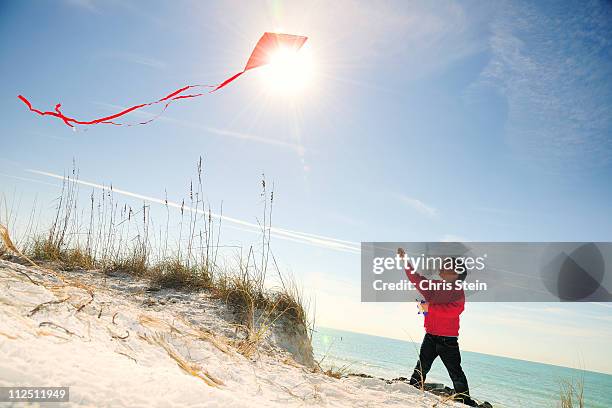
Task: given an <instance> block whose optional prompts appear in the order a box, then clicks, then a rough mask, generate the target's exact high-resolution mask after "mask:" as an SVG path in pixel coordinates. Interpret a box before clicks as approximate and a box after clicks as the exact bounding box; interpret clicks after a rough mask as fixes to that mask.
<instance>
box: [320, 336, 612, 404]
mask: <svg viewBox="0 0 612 408" xmlns="http://www.w3.org/2000/svg"><path fill="white" fill-rule="evenodd" d="M313 347H314V352H315V356H316V359H317V360H320V359H321V358H323V356H326V357H325V359H324V360H323V363H322V366H323V367H324V368H329V367H330V366H334V367H336V368H338V367H343V366H347V365H348V371H349V372H353V373H365V374H370V375H373V376H375V377H383V378H396V377H400V376H402V377H410V375H411V374H412V370H413V368H414V365H415V363H416V360H417V357H418V349H419V347H420V343H412V342H408V341H403V340H396V339H390V338H386V337H377V336H370V335H367V334H361V333H353V332H347V331H342V330H336V329H330V328H325V327H318V328H317V330H316V332H315V333H314V335H313ZM461 355H462V366H463V369H464V371H465V373H466V375H467V377H468V381H469V384H470V391H471V394H472V395H473V396H474V397H476V398H478V399H480V400H487V401H489V402H491V403H492V404H493V405H494V406H495V407H512V408H520V407H525V408H540V407H541V408H551V407H557V406H558V400H559V398H558V395H559V383H560V381H561V380H562V379H580V378H582V379H584V393H585V406H586V407H587V408H610V407H612V375H607V374H600V373H595V372H591V371H583V370H576V369H572V368H566V367H559V366H553V365H549V364H541V363H534V362H531V361H524V360H516V359H512V358H506V357H498V356H491V355H488V354H481V353H473V352H469V351H462V352H461ZM427 382H439V383H444V384H445V385H448V386H450V387H452V384H451V382H450V379H449V378H448V374H447V373H446V369H445V368H444V365H443V364H442V362H441V361H440V359H439V358H438V359H436V361H435V362H434V365H433V367H432V369H431V372H430V373H429V375H428V376H427Z"/></svg>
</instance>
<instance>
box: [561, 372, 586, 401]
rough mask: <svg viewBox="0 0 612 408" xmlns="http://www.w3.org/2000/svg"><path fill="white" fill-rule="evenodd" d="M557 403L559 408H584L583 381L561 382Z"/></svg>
mask: <svg viewBox="0 0 612 408" xmlns="http://www.w3.org/2000/svg"><path fill="white" fill-rule="evenodd" d="M559 402H560V404H561V408H584V406H585V405H584V379H583V378H581V379H578V380H576V381H574V380H563V381H561V384H560V391H559Z"/></svg>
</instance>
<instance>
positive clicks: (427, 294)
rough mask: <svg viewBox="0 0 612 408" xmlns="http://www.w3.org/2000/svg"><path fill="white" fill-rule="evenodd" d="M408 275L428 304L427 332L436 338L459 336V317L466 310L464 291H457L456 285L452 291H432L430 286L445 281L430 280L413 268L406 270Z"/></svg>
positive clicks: (426, 315) (425, 324)
mask: <svg viewBox="0 0 612 408" xmlns="http://www.w3.org/2000/svg"><path fill="white" fill-rule="evenodd" d="M406 275H407V276H408V279H409V280H410V282H412V283H413V284H414V285H415V286H416V288H417V290H418V291H419V292H420V293H421V295H423V297H424V298H425V301H426V302H427V303H428V311H427V314H425V323H424V326H425V331H426V332H427V333H429V334H433V335H436V336H452V337H456V336H459V315H460V314H461V312H463V310H464V308H465V294H464V293H463V289H457V288H455V287H454V285H453V287H452V289H450V290H435V289H431V288H429V286H434V287H435V286H436V285H442V284H444V281H442V280H436V279H432V280H429V279H427V278H425V277H424V276H422V275H419V274H418V273H416V272H415V271H414V269H413V268H412V267H409V268H406ZM422 282H424V283H422Z"/></svg>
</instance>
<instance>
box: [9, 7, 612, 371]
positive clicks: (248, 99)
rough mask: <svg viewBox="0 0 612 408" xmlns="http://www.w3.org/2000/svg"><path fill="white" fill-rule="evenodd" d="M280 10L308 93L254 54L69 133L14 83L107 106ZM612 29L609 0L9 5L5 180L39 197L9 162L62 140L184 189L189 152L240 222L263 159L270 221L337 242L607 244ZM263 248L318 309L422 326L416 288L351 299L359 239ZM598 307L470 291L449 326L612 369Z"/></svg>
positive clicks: (90, 164) (200, 67) (352, 321)
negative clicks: (305, 65) (176, 97)
mask: <svg viewBox="0 0 612 408" xmlns="http://www.w3.org/2000/svg"><path fill="white" fill-rule="evenodd" d="M278 28H282V29H283V30H284V31H286V32H290V33H295V34H303V35H307V36H308V37H309V40H308V42H307V44H306V46H307V47H308V48H309V49H308V51H309V52H311V53H312V55H313V59H314V62H315V66H316V75H315V77H314V78H313V80H312V82H311V84H310V86H309V88H308V89H307V90H306V91H305V92H301V93H299V94H295V95H278V94H273V93H269V92H268V91H267V90H266V88H265V86H264V82H262V81H261V78H260V76H261V75H260V74H259V73H257V72H255V71H252V72H249V73H248V74H247V75H244V76H243V77H241V78H240V79H239V80H238V81H237V82H235V83H233V84H232V85H231V86H228V87H227V88H225V89H223V90H222V92H219V93H216V94H213V95H210V96H207V97H205V98H200V99H197V100H189V101H183V102H180V103H176V104H175V105H173V106H172V107H171V108H170V109H169V110H168V111H167V112H166V114H165V116H164V117H163V119H160V120H158V121H156V122H154V123H152V124H150V125H148V126H141V127H131V128H115V127H95V128H91V129H88V130H87V131H85V130H84V129H81V130H79V131H78V132H76V133H75V132H72V131H71V130H70V129H69V128H67V127H66V126H64V125H63V124H62V123H61V122H59V121H53V120H47V119H42V118H39V117H36V116H34V115H32V114H31V113H29V112H28V111H27V110H26V109H25V108H24V106H23V105H22V104H21V103H20V102H19V101H18V100H17V98H16V96H17V95H18V94H23V95H25V96H27V97H28V98H29V99H30V100H31V101H32V102H33V103H34V105H35V106H37V107H39V108H43V109H51V108H52V107H53V106H54V104H55V103H57V102H62V106H63V110H64V112H65V113H67V114H70V115H73V116H76V117H83V118H86V119H88V118H92V117H97V116H102V115H106V114H110V113H113V111H114V110H116V107H118V106H119V107H123V106H128V105H132V104H136V103H140V102H144V101H149V100H152V99H155V98H158V97H160V96H162V95H164V94H165V93H167V92H168V91H170V90H173V89H176V88H179V87H181V86H183V85H185V84H190V83H218V82H220V81H222V80H223V79H225V78H226V77H227V76H229V75H232V74H233V73H235V72H237V71H239V70H240V69H241V68H242V66H243V64H244V62H245V61H246V58H247V57H248V55H249V53H250V51H251V49H252V47H253V46H254V43H255V42H256V40H257V39H258V38H259V36H260V35H261V33H262V32H264V31H270V30H275V29H278ZM611 34H612V7H610V5H609V4H607V3H605V2H588V3H583V4H571V3H569V2H568V3H563V4H559V3H555V2H538V3H537V4H530V3H528V2H512V1H510V2H499V3H496V4H489V3H477V2H461V3H456V2H442V3H436V4H435V5H432V4H430V3H429V2H409V3H407V2H385V3H376V4H375V3H371V2H353V1H345V0H341V1H338V2H333V4H330V2H309V3H307V4H306V3H305V2H280V1H266V2H248V3H245V2H227V3H210V4H209V3H206V2H195V1H193V2H191V1H179V2H146V3H145V2H129V1H117V2H114V1H105V2H101V1H100V2H98V1H94V0H90V1H86V0H73V1H65V2H57V3H52V2H17V1H13V2H11V1H5V2H2V3H1V4H0V52H1V54H2V61H3V63H2V64H0V92H1V97H0V111H1V112H2V121H1V124H0V126H1V136H0V137H1V138H2V147H3V149H2V151H1V152H0V173H1V174H2V176H1V178H0V180H1V181H0V185H1V186H2V189H1V190H2V192H3V193H5V194H6V195H7V196H10V197H17V202H21V203H29V202H31V201H32V200H33V199H34V197H35V196H36V197H37V199H38V201H39V202H40V203H43V204H42V205H43V207H44V208H50V203H51V199H52V198H53V197H55V196H56V195H57V187H55V186H54V185H57V180H54V179H53V178H49V177H46V176H44V175H41V174H34V173H31V172H27V171H26V170H27V169H35V170H40V171H44V172H50V173H55V174H62V173H63V172H65V171H67V169H69V168H70V167H71V163H72V160H73V158H74V159H75V160H76V162H77V165H78V167H79V169H80V177H81V179H82V180H86V181H91V182H93V183H99V184H108V183H113V185H114V186H116V187H118V188H120V189H123V190H126V191H129V192H134V193H138V194H141V195H146V196H150V197H157V198H163V197H164V191H165V190H167V192H168V197H169V198H171V199H174V200H177V201H180V197H182V196H183V195H184V193H185V191H186V189H187V188H188V183H189V178H190V177H192V176H193V174H194V166H195V163H196V161H197V160H198V157H199V156H200V155H201V156H203V157H204V162H205V174H206V189H207V194H208V197H209V199H210V201H211V204H212V205H213V208H214V207H215V206H217V207H218V206H219V204H220V202H221V200H223V212H224V214H227V215H229V216H231V217H235V218H237V219H240V220H245V221H248V222H252V223H253V222H256V216H258V215H259V213H260V210H259V209H260V200H261V199H260V196H259V188H260V186H259V180H260V178H261V173H262V172H265V174H266V177H267V179H268V180H269V181H270V182H272V181H273V182H274V185H275V199H276V202H275V209H274V224H275V225H276V226H277V227H280V228H286V229H290V230H295V231H301V232H306V233H312V234H318V235H322V236H325V237H331V238H335V239H341V240H346V241H349V242H353V243H359V242H360V241H377V240H379V241H437V240H444V239H462V240H463V239H465V240H474V241H610V240H612V233H611V231H612V217H610V213H611V211H610V210H611V208H610V203H611V202H612V188H611V187H610V179H611V178H612V137H611V135H612V115H611V114H610V112H611V111H612V83H611V81H610V79H609V78H610V77H612V44H611V43H610V38H612V35H611ZM25 179H28V180H25ZM29 180H36V181H39V182H34V181H29ZM40 182H43V183H51V184H52V185H48V184H42V183H40ZM126 199H127V200H129V199H130V198H129V197H126ZM136 201H138V200H136ZM23 207H27V206H26V205H25V204H23ZM224 234H226V235H224V238H225V239H226V240H227V241H231V242H234V241H236V242H241V243H245V245H246V244H248V242H250V240H253V239H255V236H254V235H253V234H251V233H247V232H243V231H238V230H228V231H227V232H224ZM302 241H303V240H302ZM274 247H275V253H276V255H277V258H279V259H280V261H281V264H282V265H283V267H285V268H286V269H287V270H290V271H292V272H293V273H294V274H295V275H296V276H297V277H298V278H299V279H300V280H301V281H302V282H303V284H304V286H305V288H306V289H307V291H309V292H310V293H311V294H314V295H316V302H317V321H318V322H320V323H321V324H323V325H329V326H332V327H338V328H343V329H349V330H357V331H362V332H367V333H373V334H378V335H387V336H392V337H399V338H407V337H408V336H409V337H412V338H414V339H419V338H420V336H421V330H422V329H421V328H420V327H419V325H420V324H421V322H420V321H419V320H418V318H417V316H416V313H413V312H414V310H413V305H412V304H401V305H395V304H394V305H379V304H377V305H371V304H359V292H358V289H359V273H360V269H359V257H358V255H356V254H354V253H351V252H346V251H338V250H336V249H334V248H333V245H326V244H325V243H323V244H322V245H318V246H315V245H311V243H305V242H292V241H288V240H284V239H282V237H279V238H278V239H277V240H276V241H274ZM517 307H518V308H521V307H522V308H528V309H529V310H531V312H526V311H525V310H522V311H521V310H519V309H517ZM611 311H612V309H611V308H610V307H608V306H606V305H568V304H563V305H562V306H558V305H538V304H529V305H488V306H487V305H482V304H479V305H473V308H472V309H471V310H468V312H466V314H465V315H464V317H463V329H462V341H463V343H462V344H463V345H464V347H466V348H467V349H471V350H474V351H484V352H490V353H494V354H501V355H510V356H513V357H522V358H527V359H533V360H538V361H545V362H552V363H556V364H563V365H571V366H584V367H586V368H590V369H594V370H600V371H607V372H612V354H611V352H610V351H608V350H607V348H606V347H605V344H607V343H609V340H610V338H611V336H612V320H611V318H610V316H611V314H610V312H611ZM349 316H350V317H349ZM354 316H359V318H355V317H354ZM514 333H520V334H516V335H514ZM559 333H567V335H564V336H560V335H559ZM484 336H486V337H484ZM483 338H486V339H487V341H483ZM600 346H601V349H605V350H606V351H605V352H604V355H603V356H602V355H601V354H596V353H595V351H596V350H598V349H600Z"/></svg>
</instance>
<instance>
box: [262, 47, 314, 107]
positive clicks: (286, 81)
mask: <svg viewBox="0 0 612 408" xmlns="http://www.w3.org/2000/svg"><path fill="white" fill-rule="evenodd" d="M269 58H270V59H269V63H268V65H266V66H265V67H263V69H262V79H263V81H264V86H265V87H266V90H269V91H270V92H272V93H277V94H284V95H295V94H296V93H300V92H303V91H305V90H307V89H308V88H309V87H310V86H311V85H312V80H313V77H314V64H313V60H312V54H311V52H310V48H308V47H304V48H302V49H300V50H295V49H292V48H282V47H281V48H279V49H277V50H275V51H274V52H273V53H272V54H271V55H270V57H269Z"/></svg>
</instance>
